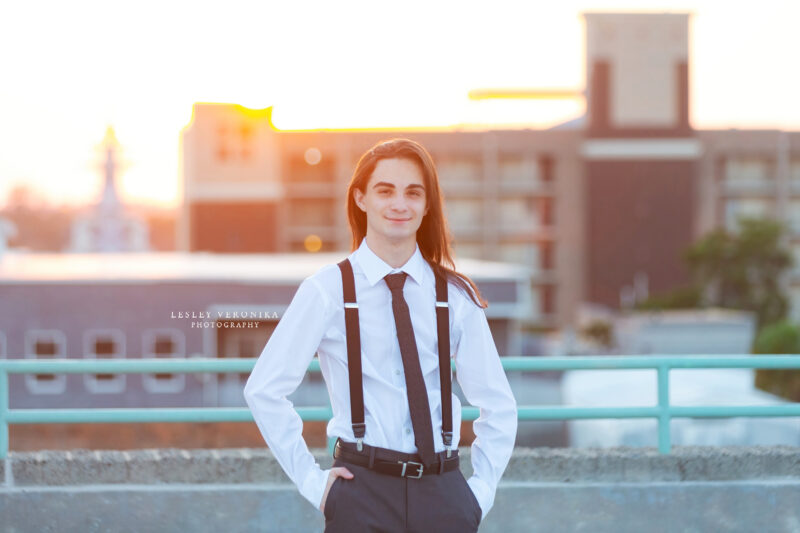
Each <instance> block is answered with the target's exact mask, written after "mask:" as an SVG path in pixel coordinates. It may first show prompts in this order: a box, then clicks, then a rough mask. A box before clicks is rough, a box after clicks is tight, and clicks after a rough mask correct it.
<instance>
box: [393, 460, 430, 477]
mask: <svg viewBox="0 0 800 533" xmlns="http://www.w3.org/2000/svg"><path fill="white" fill-rule="evenodd" d="M397 462H398V463H400V464H401V465H403V471H402V472H401V473H400V477H407V478H411V479H419V478H421V477H422V470H423V468H425V465H423V464H422V463H418V462H416V461H397ZM408 465H416V466H417V468H418V471H417V475H415V476H407V475H406V467H407V466H408Z"/></svg>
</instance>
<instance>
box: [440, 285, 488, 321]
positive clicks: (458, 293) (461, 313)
mask: <svg viewBox="0 0 800 533" xmlns="http://www.w3.org/2000/svg"><path fill="white" fill-rule="evenodd" d="M471 294H474V293H473V291H472V288H471V287H470V286H469V284H468V283H466V282H464V286H463V287H462V286H461V284H458V283H456V281H455V275H450V276H448V282H447V299H448V301H449V302H450V308H451V309H452V310H453V314H454V317H455V318H456V320H459V319H462V318H463V317H465V316H467V315H469V314H471V313H475V312H478V311H482V310H483V308H481V307H480V306H478V305H477V304H476V303H475V301H474V300H473V299H472V296H471Z"/></svg>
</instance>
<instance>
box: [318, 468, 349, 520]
mask: <svg viewBox="0 0 800 533" xmlns="http://www.w3.org/2000/svg"><path fill="white" fill-rule="evenodd" d="M337 477H343V478H345V479H353V473H352V472H350V471H349V470H348V469H347V467H344V466H334V467H333V468H331V471H330V473H329V474H328V484H327V485H326V486H325V493H324V494H323V495H322V503H321V504H320V506H319V510H320V511H322V512H323V513H324V512H325V503H326V502H327V501H328V494H329V493H330V491H331V486H333V482H334V481H336V478H337Z"/></svg>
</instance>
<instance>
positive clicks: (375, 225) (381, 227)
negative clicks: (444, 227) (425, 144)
mask: <svg viewBox="0 0 800 533" xmlns="http://www.w3.org/2000/svg"><path fill="white" fill-rule="evenodd" d="M354 197H355V201H356V205H358V207H359V208H361V210H362V211H364V212H365V213H366V214H367V233H368V234H370V235H371V237H370V238H372V237H378V238H381V239H385V240H387V241H390V242H393V243H397V242H402V241H404V240H407V239H409V238H411V239H414V240H415V241H416V235H417V230H418V229H419V226H420V224H422V217H423V216H424V215H425V213H427V208H426V207H425V206H426V191H425V184H424V180H423V178H422V172H421V171H420V169H419V167H417V165H416V164H415V163H414V162H413V161H410V160H408V159H403V158H391V159H381V160H380V161H378V163H377V164H376V165H375V170H374V171H373V172H372V176H370V178H369V180H368V182H367V186H366V188H365V191H364V192H363V193H362V192H361V191H360V190H358V189H356V190H355V191H354Z"/></svg>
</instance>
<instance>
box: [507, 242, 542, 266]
mask: <svg viewBox="0 0 800 533" xmlns="http://www.w3.org/2000/svg"><path fill="white" fill-rule="evenodd" d="M500 260H501V261H506V262H509V263H518V264H520V265H525V266H527V267H529V268H531V269H533V270H534V271H537V270H539V269H540V268H541V260H540V258H539V246H538V245H537V244H535V243H503V244H501V245H500Z"/></svg>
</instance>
